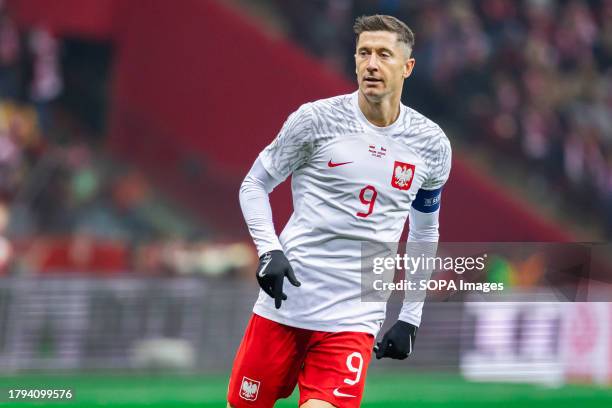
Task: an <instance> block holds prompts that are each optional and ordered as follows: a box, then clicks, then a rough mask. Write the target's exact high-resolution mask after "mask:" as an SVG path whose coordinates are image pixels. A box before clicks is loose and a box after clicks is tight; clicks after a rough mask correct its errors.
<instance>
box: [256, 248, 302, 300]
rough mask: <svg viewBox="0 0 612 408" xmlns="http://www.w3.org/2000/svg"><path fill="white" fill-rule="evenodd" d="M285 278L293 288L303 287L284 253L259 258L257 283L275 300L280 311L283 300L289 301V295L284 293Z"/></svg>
mask: <svg viewBox="0 0 612 408" xmlns="http://www.w3.org/2000/svg"><path fill="white" fill-rule="evenodd" d="M285 276H286V277H287V279H289V282H290V283H291V284H292V285H293V286H300V285H301V283H300V281H298V280H297V278H296V277H295V274H294V273H293V269H292V268H291V265H290V264H289V260H288V259H287V257H285V254H284V253H283V251H279V250H274V251H270V252H266V253H265V254H263V255H262V256H261V257H260V258H259V267H258V268H257V282H258V283H259V286H261V288H262V289H263V290H264V292H266V293H267V294H268V295H270V297H272V298H274V306H276V308H277V309H280V307H281V303H282V301H283V300H287V295H286V294H285V293H283V281H284V280H285Z"/></svg>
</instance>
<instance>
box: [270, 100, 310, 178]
mask: <svg viewBox="0 0 612 408" xmlns="http://www.w3.org/2000/svg"><path fill="white" fill-rule="evenodd" d="M312 140H313V136H312V107H311V106H310V104H309V103H307V104H304V105H302V106H300V108H299V109H298V110H297V111H295V112H293V113H292V114H291V115H289V117H288V118H287V120H286V121H285V123H284V125H283V127H282V129H281V130H280V132H279V133H278V135H277V136H276V138H275V139H274V141H273V142H272V143H270V144H269V145H268V146H267V147H266V148H265V149H264V150H263V151H262V152H261V153H260V154H259V159H260V160H261V163H262V164H263V166H264V167H265V169H266V170H267V171H268V173H270V175H271V176H272V177H274V178H275V179H277V180H281V181H282V180H285V179H286V178H287V177H288V176H289V175H290V174H291V173H293V172H294V171H295V170H296V169H297V168H298V167H300V166H301V165H302V164H304V163H306V161H307V160H308V159H309V158H310V156H311V154H312V151H313V141H312Z"/></svg>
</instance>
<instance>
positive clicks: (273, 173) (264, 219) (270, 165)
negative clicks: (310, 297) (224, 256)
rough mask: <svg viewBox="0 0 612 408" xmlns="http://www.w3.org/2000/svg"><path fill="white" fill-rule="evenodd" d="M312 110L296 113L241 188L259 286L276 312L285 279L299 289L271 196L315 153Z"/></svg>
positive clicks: (285, 124)
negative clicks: (256, 258)
mask: <svg viewBox="0 0 612 408" xmlns="http://www.w3.org/2000/svg"><path fill="white" fill-rule="evenodd" d="M311 123H312V108H311V106H310V104H304V105H302V106H300V108H299V109H298V110H297V111H295V112H293V113H292V114H291V115H290V116H289V117H288V118H287V120H286V121H285V123H284V124H283V127H282V129H281V130H280V132H279V133H278V135H277V136H276V138H275V139H274V141H273V142H272V143H270V145H268V146H267V147H266V148H265V149H264V150H263V151H262V152H261V153H260V154H259V157H258V158H257V160H255V163H254V164H253V167H251V170H250V171H249V173H248V174H247V175H246V177H245V179H244V181H243V182H242V185H241V186H240V194H239V199H240V207H241V208H242V214H243V215H244V220H245V221H246V224H247V226H248V228H249V232H250V234H251V237H252V238H253V242H254V243H255V246H256V247H257V253H258V255H259V267H258V268H257V275H256V276H257V282H258V283H259V286H261V289H262V290H263V291H264V292H266V293H267V294H268V295H270V297H272V298H274V304H275V306H276V308H277V309H279V308H280V307H281V304H282V301H283V300H287V295H286V294H285V293H283V282H284V280H285V277H287V279H288V280H289V282H290V283H291V284H292V285H294V286H300V282H299V281H298V280H297V278H296V277H295V274H294V273H293V269H292V268H291V264H290V263H289V261H288V260H287V258H286V257H285V254H284V253H283V248H282V246H281V243H280V242H279V240H278V236H277V235H276V231H275V230H274V221H273V219H272V208H271V207H270V200H269V198H268V194H269V193H270V192H272V190H273V189H274V187H276V186H277V185H278V184H280V183H281V182H283V180H285V179H286V178H287V177H288V176H289V175H290V174H291V173H292V172H293V171H294V170H295V169H297V168H298V167H299V166H301V165H302V164H304V163H305V162H306V161H307V160H308V159H309V157H310V154H311V153H312V126H311Z"/></svg>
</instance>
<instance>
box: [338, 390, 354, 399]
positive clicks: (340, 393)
mask: <svg viewBox="0 0 612 408" xmlns="http://www.w3.org/2000/svg"><path fill="white" fill-rule="evenodd" d="M333 394H334V395H335V396H336V397H353V398H355V397H356V395H351V394H345V393H343V392H340V391H338V388H334V393H333Z"/></svg>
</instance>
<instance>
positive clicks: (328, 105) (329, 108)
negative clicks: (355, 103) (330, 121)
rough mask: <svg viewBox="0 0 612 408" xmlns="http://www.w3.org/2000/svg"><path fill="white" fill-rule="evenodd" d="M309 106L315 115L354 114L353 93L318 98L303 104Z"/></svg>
mask: <svg viewBox="0 0 612 408" xmlns="http://www.w3.org/2000/svg"><path fill="white" fill-rule="evenodd" d="M306 105H307V106H308V107H307V109H310V111H311V112H312V114H313V115H315V116H329V115H334V116H338V115H351V114H353V110H352V105H351V94H346V95H336V96H332V97H329V98H323V99H317V100H315V101H312V102H308V103H306V104H304V105H302V106H306Z"/></svg>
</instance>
